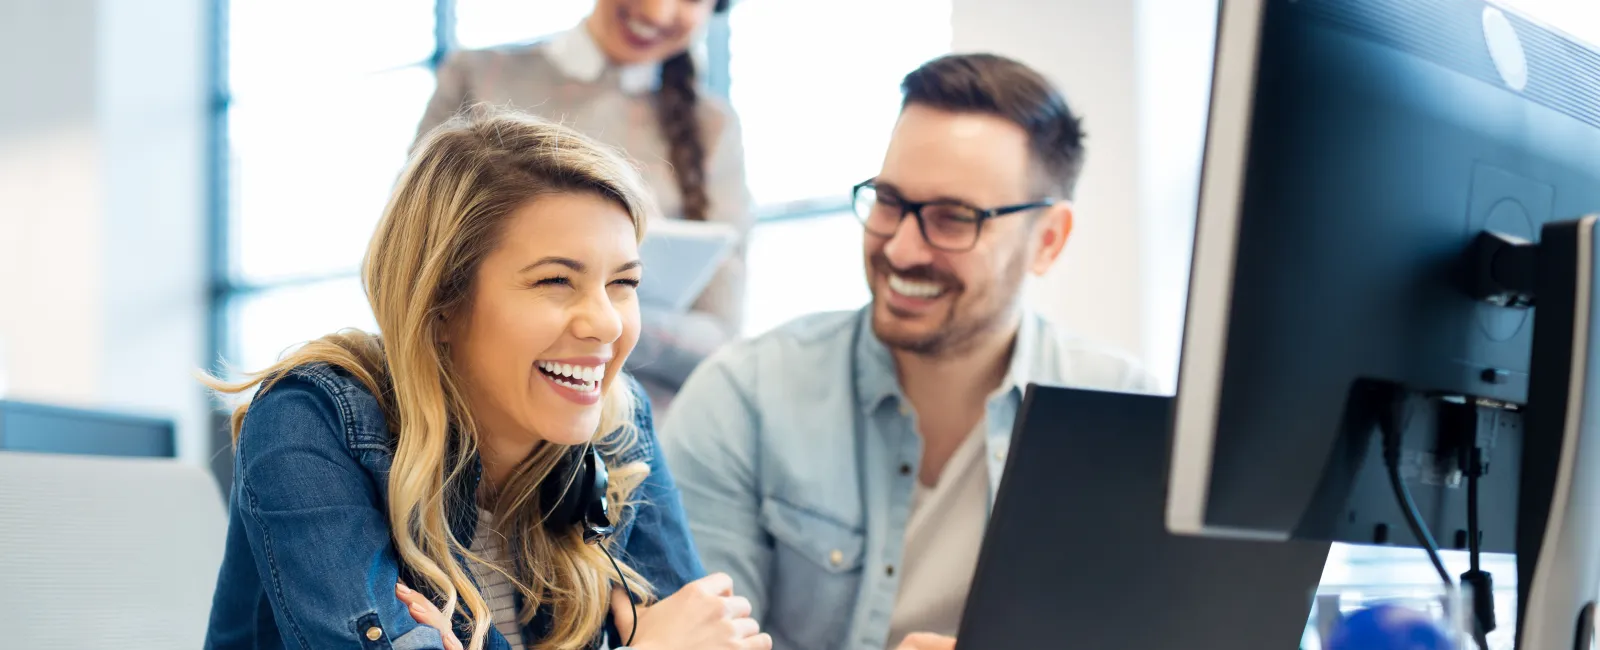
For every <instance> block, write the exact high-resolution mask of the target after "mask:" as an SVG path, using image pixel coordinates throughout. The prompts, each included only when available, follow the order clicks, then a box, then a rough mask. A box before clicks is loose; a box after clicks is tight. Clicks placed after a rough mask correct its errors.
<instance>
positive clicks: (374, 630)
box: [367, 625, 383, 641]
mask: <svg viewBox="0 0 1600 650" xmlns="http://www.w3.org/2000/svg"><path fill="white" fill-rule="evenodd" d="M381 638H383V628H381V627H378V626H376V625H374V626H372V627H369V628H367V640H368V641H377V640H378V639H381Z"/></svg>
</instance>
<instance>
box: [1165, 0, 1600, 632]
mask: <svg viewBox="0 0 1600 650" xmlns="http://www.w3.org/2000/svg"><path fill="white" fill-rule="evenodd" d="M1218 25H1219V29H1218V43H1217V49H1216V61H1215V69H1214V78H1213V89H1212V101H1211V108H1210V116H1209V124H1208V128H1207V136H1206V151H1205V158H1204V164H1203V168H1202V178H1201V192H1200V209H1199V219H1198V222H1197V226H1196V231H1195V248H1194V258H1193V274H1192V277H1191V281H1190V292H1189V298H1188V307H1187V315H1186V319H1185V326H1184V339H1183V348H1182V357H1181V360H1180V370H1179V380H1178V397H1177V405H1176V412H1175V415H1174V418H1173V457H1172V463H1171V467H1170V487H1171V492H1170V494H1169V497H1168V502H1167V523H1168V527H1169V529H1170V530H1172V531H1174V532H1178V533H1184V534H1198V535H1207V536H1220V537H1235V538H1249V539H1277V540H1287V539H1296V538H1299V539H1306V538H1311V539H1317V538H1322V539H1328V538H1332V539H1336V540H1341V541H1354V542H1365V543H1373V542H1379V543H1383V542H1387V543H1401V544H1417V543H1419V541H1418V540H1419V536H1418V535H1415V534H1413V533H1411V532H1410V518H1407V517H1405V516H1404V515H1405V514H1406V512H1407V511H1408V510H1415V511H1416V512H1417V513H1418V515H1419V517H1418V519H1419V520H1420V523H1424V524H1427V525H1428V529H1429V530H1431V531H1432V533H1433V534H1434V535H1436V536H1438V537H1439V538H1440V540H1441V543H1440V545H1442V546H1446V547H1449V546H1454V545H1456V543H1457V542H1460V543H1461V544H1463V545H1466V544H1468V543H1469V542H1470V541H1471V540H1474V539H1478V538H1481V539H1482V540H1483V543H1482V550H1489V551H1513V552H1516V553H1517V556H1518V574H1519V575H1518V590H1519V596H1520V597H1519V608H1520V609H1522V610H1524V611H1523V612H1522V613H1521V615H1519V623H1520V624H1521V626H1520V629H1519V634H1518V637H1519V647H1527V648H1541V649H1542V648H1556V647H1562V648H1567V647H1572V643H1573V641H1572V639H1573V634H1574V631H1573V630H1574V626H1576V625H1578V623H1577V622H1576V621H1575V617H1581V616H1582V615H1583V612H1585V611H1588V610H1589V608H1590V606H1591V602H1592V600H1593V597H1594V595H1593V591H1594V587H1595V585H1596V584H1600V546H1592V545H1593V544H1595V543H1596V542H1597V541H1600V540H1597V539H1596V537H1597V535H1595V534H1591V533H1595V532H1600V531H1593V530H1591V529H1590V528H1589V527H1590V526H1595V525H1596V524H1597V522H1596V511H1600V507H1591V505H1594V506H1600V504H1591V503H1590V502H1588V501H1587V500H1588V499H1596V498H1600V484H1596V485H1594V486H1593V487H1595V488H1596V489H1595V490H1594V491H1590V490H1588V485H1589V484H1588V483H1586V482H1589V481H1593V479H1592V478H1591V477H1590V475H1592V474H1595V473H1597V472H1600V467H1597V466H1596V465H1597V464H1600V455H1597V454H1600V448H1597V445H1600V440H1597V439H1595V427H1594V426H1590V425H1591V424H1596V425H1600V422H1596V423H1590V422H1588V421H1587V419H1586V418H1588V417H1589V414H1588V413H1587V412H1585V411H1583V406H1584V405H1585V404H1586V403H1587V402H1588V400H1587V397H1586V396H1584V395H1583V394H1582V393H1583V391H1585V390H1588V389H1589V384H1587V383H1586V379H1587V376H1588V375H1587V373H1589V372H1590V371H1592V370H1594V367H1592V366H1590V365H1589V364H1588V363H1587V362H1588V357H1587V356H1586V355H1589V354H1590V353H1591V352H1592V350H1591V349H1590V348H1589V347H1588V346H1587V341H1588V336H1589V334H1590V332H1589V322H1588V310H1589V309H1590V308H1591V305H1590V304H1589V298H1590V291H1591V290H1592V287H1593V286H1600V280H1597V279H1595V278H1593V277H1591V276H1588V275H1586V274H1587V273H1589V272H1590V271H1591V265H1592V262H1593V259H1592V258H1591V257H1589V256H1590V254H1591V253H1590V250H1591V247H1592V244H1593V241H1592V238H1591V235H1592V227H1593V222H1592V220H1589V221H1578V219H1579V218H1580V217H1582V216H1583V215H1585V214H1589V213H1595V212H1600V52H1597V51H1596V50H1595V49H1593V48H1591V47H1587V46H1585V45H1583V44H1580V43H1578V42H1575V41H1574V40H1572V39H1570V38H1567V37H1565V36H1562V35H1560V34H1559V33H1557V32H1555V31H1553V30H1551V29H1548V28H1545V27H1542V26H1540V25H1538V24H1536V23H1534V22H1532V21H1530V20H1528V19H1526V18H1523V17H1521V16H1519V15H1518V14H1516V13H1514V12H1513V11H1511V10H1509V9H1503V8H1500V7H1497V6H1495V5H1491V4H1485V3H1484V2H1481V1H1480V0H1228V1H1226V2H1224V3H1223V4H1222V8H1221V13H1220V19H1219V24H1218ZM1485 232H1493V233H1497V236H1496V237H1486V238H1480V235H1481V234H1483V233H1485ZM1518 239H1521V240H1527V241H1530V242H1534V241H1539V242H1540V243H1539V244H1538V245H1537V246H1532V245H1525V246H1518V245H1517V244H1516V242H1517V240H1518ZM1541 239H1542V241H1540V240H1541ZM1534 285H1538V287H1539V288H1538V290H1537V291H1535V286H1534ZM1485 298H1490V299H1491V300H1485ZM1535 299H1536V300H1535ZM1530 301H1534V302H1535V304H1537V305H1538V307H1536V308H1532V309H1530V308H1529V304H1528V303H1529V302H1530ZM1535 314H1538V320H1537V325H1538V329H1537V331H1536V328H1535V318H1534V315H1535ZM1575 358H1576V360H1577V361H1578V363H1574V362H1573V359H1575ZM1597 388H1600V387H1597ZM1569 395H1576V396H1577V397H1575V398H1573V397H1569ZM1595 402H1596V403H1597V404H1600V400H1595ZM1474 448H1476V449H1478V450H1479V453H1480V455H1485V456H1486V458H1487V460H1488V461H1489V462H1488V467H1489V469H1488V471H1487V472H1486V473H1484V474H1483V475H1482V476H1481V478H1480V479H1478V481H1468V480H1466V475H1467V474H1468V472H1467V471H1466V470H1467V469H1468V468H1469V466H1470V467H1481V465H1471V464H1470V463H1467V462H1464V461H1466V460H1467V459H1469V458H1470V457H1471V455H1472V450H1473V449H1474ZM1391 459H1392V460H1393V462H1392V463H1391V462H1390V461H1391ZM1391 464H1392V465H1394V466H1395V467H1396V468H1397V469H1396V470H1395V471H1394V472H1393V474H1394V475H1395V476H1398V477H1400V479H1399V480H1395V481H1393V484H1394V485H1386V483H1390V481H1389V475H1390V474H1391V472H1388V471H1387V466H1388V465H1391ZM1469 482H1473V483H1481V485H1479V492H1480V498H1479V501H1481V503H1479V504H1478V505H1479V510H1480V512H1479V514H1480V517H1479V519H1481V521H1479V522H1476V523H1478V528H1480V529H1481V531H1480V533H1479V534H1476V535H1475V534H1469V533H1466V531H1464V530H1463V529H1465V528H1467V527H1468V524H1467V523H1466V522H1465V521H1464V519H1465V515H1466V510H1467V507H1466V506H1467V501H1468V499H1467V496H1466V494H1465V492H1467V490H1466V489H1465V485H1466V484H1467V483H1469ZM1395 486H1398V487H1396V489H1394V490H1393V491H1391V490H1390V489H1388V488H1390V487H1395ZM1399 488H1408V489H1409V492H1410V493H1411V494H1412V495H1413V496H1414V497H1415V502H1416V503H1415V507H1414V508H1404V507H1400V506H1398V505H1397V500H1396V498H1395V495H1394V492H1401V491H1402V490H1401V489H1399ZM1456 531H1462V534H1459V535H1458V534H1456ZM1585 535H1587V537H1585ZM1569 561H1570V564H1567V562H1569ZM1556 567H1561V568H1559V569H1557V568H1556ZM1557 573H1564V574H1566V575H1565V576H1564V577H1563V576H1557V575H1555V574H1557ZM1558 583H1560V584H1558ZM1585 583H1586V584H1585ZM1558 592H1559V593H1558ZM1584 625H1585V626H1587V623H1585V624H1584ZM1585 629H1587V628H1585ZM1586 633H1587V632H1586ZM1558 637H1564V642H1558V641H1557V638H1558ZM1584 647H1585V648H1587V647H1588V646H1587V645H1585V646H1584Z"/></svg>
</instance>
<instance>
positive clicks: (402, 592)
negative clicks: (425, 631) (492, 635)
mask: <svg viewBox="0 0 1600 650" xmlns="http://www.w3.org/2000/svg"><path fill="white" fill-rule="evenodd" d="M394 595H395V596H397V597H399V598H400V602H402V603H405V604H406V611H408V612H411V618H414V619H417V622H418V623H421V624H423V625H427V626H430V627H432V628H433V629H435V630H438V631H439V636H442V637H444V647H445V650H461V639H457V638H456V633H455V632H454V631H452V630H451V629H450V619H447V618H445V617H444V612H441V611H439V608H438V607H436V606H434V604H433V602H432V601H430V600H428V599H427V597H425V596H423V595H422V594H419V593H417V592H416V591H414V590H412V589H411V588H410V587H407V586H406V585H405V583H403V582H396V583H395V584H394Z"/></svg>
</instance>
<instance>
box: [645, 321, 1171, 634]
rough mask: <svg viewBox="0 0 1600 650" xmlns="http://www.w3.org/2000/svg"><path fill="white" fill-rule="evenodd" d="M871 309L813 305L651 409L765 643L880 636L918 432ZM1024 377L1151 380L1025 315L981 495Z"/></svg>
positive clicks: (687, 494) (693, 506)
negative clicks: (666, 406)
mask: <svg viewBox="0 0 1600 650" xmlns="http://www.w3.org/2000/svg"><path fill="white" fill-rule="evenodd" d="M869 310H870V306H869V307H868V308H866V309H863V310H861V311H856V312H842V313H833V314H820V315H816V316H809V317H806V318H803V319H800V320H798V321H794V322H792V323H790V324H788V325H785V326H783V327H780V328H778V329H776V330H774V331H772V332H769V333H767V334H764V335H762V336H760V337H757V338H755V339H750V340H747V341H743V342H739V343H735V344H732V345H730V346H728V347H726V348H724V349H723V350H722V351H721V352H718V353H717V354H716V355H714V356H712V357H711V358H710V359H709V360H707V361H706V363H704V364H702V365H701V366H700V368H699V369H697V370H696V371H695V373H694V374H693V375H691V376H690V378H689V381H688V382H687V383H685V384H684V387H683V390H682V391H680V392H679V393H678V396H677V399H676V400H675V401H674V402H673V405H672V409H671V410H669V411H668V412H667V415H666V417H665V418H663V420H662V425H661V444H662V449H663V451H664V453H665V454H666V456H667V460H668V462H670V463H671V464H672V467H673V469H675V470H676V471H677V472H678V481H679V486H680V487H681V488H682V489H683V501H684V505H685V507H686V509H687V511H688V514H689V523H690V529H691V530H692V531H693V532H694V535H695V539H696V542H697V543H698V545H699V548H700V551H701V553H702V556H703V559H704V561H705V564H706V568H708V569H710V570H713V571H724V572H727V573H728V574H729V575H731V576H732V577H733V580H734V590H735V591H737V592H739V593H740V594H743V595H745V596H747V597H748V598H749V599H750V601H751V603H752V605H753V607H754V614H753V615H754V616H755V617H756V619H757V620H759V621H761V624H762V628H763V630H764V631H766V632H769V633H771V635H772V639H773V648H774V650H845V649H847V648H848V649H852V650H855V649H860V650H868V649H871V650H881V649H882V648H884V647H886V645H887V643H888V642H889V639H888V637H889V633H890V632H889V627H890V615H891V613H892V612H893V609H894V603H895V596H896V593H897V590H898V586H899V580H900V575H899V574H898V573H897V572H896V571H895V565H897V564H899V563H900V559H901V551H902V548H903V544H904V539H905V532H906V524H907V522H908V519H909V517H910V513H911V506H912V497H913V493H914V485H913V481H915V480H916V475H917V467H918V465H919V464H920V462H921V458H922V439H921V437H920V436H919V435H918V434H917V428H916V413H915V412H914V410H913V409H912V408H911V403H910V402H909V401H907V400H906V399H905V396H904V394H903V393H902V392H901V390H900V383H899V379H898V377H899V375H898V374H897V373H896V370H895V364H894V360H893V358H892V357H891V355H890V353H889V350H888V348H886V347H885V346H884V345H883V343H882V342H880V341H879V340H878V338H877V336H875V335H874V334H873V332H872V323H871V320H872V319H871V314H870V311H869ZM1030 382H1038V383H1047V384H1064V385H1071V386H1077V387H1082V388H1096V389H1100V390H1116V391H1128V392H1152V391H1153V390H1154V389H1155V385H1154V382H1152V381H1151V379H1150V378H1149V376H1148V375H1146V374H1145V373H1144V372H1143V371H1142V370H1141V369H1140V368H1139V367H1138V366H1137V365H1136V364H1135V363H1133V362H1132V361H1130V360H1128V359H1127V358H1126V357H1123V356H1121V355H1119V354H1116V353H1113V352H1110V351H1107V350H1103V349H1100V348H1098V347H1096V346H1093V345H1091V344H1089V343H1087V342H1085V341H1083V340H1080V339H1076V338H1072V337H1069V336H1067V335H1065V334H1063V333H1061V332H1059V331H1056V330H1055V329H1053V328H1052V327H1051V326H1050V325H1049V323H1047V322H1045V321H1044V320H1043V319H1042V318H1040V317H1039V316H1037V315H1035V314H1031V313H1028V314H1024V316H1023V318H1022V324H1021V327H1020V329H1019V331H1018V333H1017V338H1016V343H1015V345H1014V346H1013V349H1012V353H1011V362H1010V366H1009V369H1008V370H1007V373H1006V376H1005V379H1004V381H1003V383H1002V385H1001V386H1000V387H999V389H998V390H996V391H995V392H994V393H992V394H991V395H990V397H989V399H988V402H987V410H986V413H985V415H984V419H983V420H982V423H981V424H980V425H979V433H980V434H981V435H983V445H984V456H985V457H986V466H987V469H988V474H989V505H990V506H991V507H992V506H993V503H994V495H995V492H996V490H997V489H998V488H999V484H1000V473H1001V471H1002V470H1003V469H1004V467H1005V457H1006V450H1007V449H1008V448H1009V446H1010V443H1011V425H1012V422H1013V421H1014V420H1015V419H1016V416H1017V409H1018V408H1019V407H1020V406H1021V403H1022V391H1023V390H1024V389H1025V388H1026V387H1027V385H1028V384H1029V383H1030Z"/></svg>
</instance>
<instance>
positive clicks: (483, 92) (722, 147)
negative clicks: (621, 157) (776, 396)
mask: <svg viewBox="0 0 1600 650" xmlns="http://www.w3.org/2000/svg"><path fill="white" fill-rule="evenodd" d="M728 4H729V3H728V0H596V1H595V3H594V10H593V11H591V12H590V13H589V16H588V17H587V18H585V19H584V20H583V22H582V23H581V24H579V25H576V26H574V27H572V28H571V29H568V30H566V31H564V32H561V33H559V34H556V35H554V36H552V37H550V38H547V39H544V40H541V41H539V42H535V43H531V44H522V45H513V46H507V47H500V48H494V49H487V50H468V51H462V52H456V53H454V54H452V55H451V56H450V57H449V58H448V59H446V61H445V62H444V64H443V65H442V66H440V68H439V73H438V79H439V82H438V86H437V89H436V90H435V91H434V94H433V97H432V99H431V100H430V101H429V102H428V106H427V109H426V111H425V113H424V115H423V117H422V121H421V124H420V126H419V129H418V134H419V136H420V134H422V133H426V132H428V131H429V130H430V129H432V128H433V127H434V126H435V125H437V124H439V123H441V122H443V121H445V120H446V119H449V118H450V116H451V115H454V114H455V112H456V111H458V110H460V109H461V108H462V107H463V106H467V105H471V104H475V103H479V102H487V103H491V104H495V105H497V106H509V107H513V108H516V109H519V110H523V111H527V112H529V113H532V114H535V115H539V116H542V117H545V118H548V119H551V120H555V121H559V122H561V123H563V124H567V125H570V126H572V127H573V128H575V129H577V130H579V131H581V132H583V133H584V134H586V135H588V136H590V137H593V138H596V139H597V140H600V141H602V142H605V143H607V144H611V145H613V146H616V147H618V148H620V149H622V150H623V151H625V152H626V153H627V154H628V156H629V157H631V158H633V159H634V160H636V161H638V162H639V164H640V166H641V169H642V171H643V176H644V178H645V182H646V183H647V184H649V186H650V189H651V191H652V192H653V193H654V195H655V196H656V197H658V198H659V200H660V205H661V208H662V211H661V215H662V216H663V217H667V218H672V219H685V220H689V221H717V222H723V223H728V224H732V225H733V226H734V227H735V228H736V229H737V230H739V231H741V232H744V231H747V230H748V229H749V225H750V205H751V198H750V191H749V189H748V188H747V187H746V184H745V169H744V144H743V138H742V137H741V135H740V128H739V121H738V119H737V116H736V115H735V114H734V112H733V110H732V107H730V106H729V105H728V103H727V102H726V101H723V100H722V99H720V98H718V97H715V96H711V95H708V94H706V93H703V92H702V91H701V84H700V82H699V76H700V75H699V71H698V70H696V65H695V60H694V57H693V56H692V55H691V53H690V51H691V47H692V45H693V43H694V41H695V38H696V37H697V36H698V35H700V34H702V33H703V32H704V31H705V28H706V24H707V21H708V19H709V18H710V16H711V15H712V14H713V13H722V12H725V11H727V10H728ZM743 309H744V260H743V256H742V255H738V256H735V257H734V258H733V259H731V260H729V261H728V262H727V263H726V264H725V265H724V266H723V267H722V269H721V270H719V271H718V273H717V275H716V276H715V277H714V278H713V279H712V281H711V284H710V286H708V287H707V288H706V289H705V291H704V292H703V293H702V294H701V295H700V296H699V298H698V299H697V300H696V301H695V303H694V305H693V306H692V308H691V309H690V310H689V311H688V312H686V313H679V312H674V311H670V310H664V309H652V308H647V309H646V310H645V312H644V317H643V323H644V327H643V329H642V331H641V336H640V341H639V348H638V350H637V351H635V353H634V355H633V358H632V359H631V360H630V362H629V365H628V370H629V372H631V373H633V374H634V375H636V376H637V377H638V378H639V380H640V381H641V382H642V383H643V384H644V386H645V388H646V390H648V391H649V393H650V396H651V397H652V398H653V399H654V402H655V405H656V408H657V409H665V408H666V407H667V406H666V405H667V403H668V402H669V400H670V398H671V396H672V395H673V394H674V393H676V392H677V390H678V387H679V386H680V385H682V384H683V381H684V379H685V378H687V377H688V376H689V372H690V371H691V370H693V369H694V368H695V366H696V365H698V364H699V363H700V361H701V360H702V359H704V358H705V357H706V355H708V354H710V353H711V352H712V351H714V350H715V349H717V348H718V347H719V346H720V345H721V344H723V343H725V342H727V341H729V340H732V339H734V338H736V337H737V336H738V334H739V329H740V322H741V320H742V318H741V316H742V314H743Z"/></svg>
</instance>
